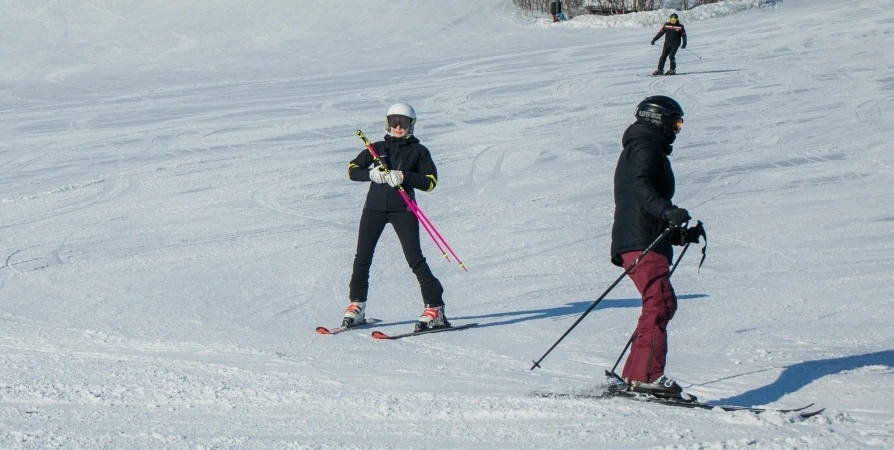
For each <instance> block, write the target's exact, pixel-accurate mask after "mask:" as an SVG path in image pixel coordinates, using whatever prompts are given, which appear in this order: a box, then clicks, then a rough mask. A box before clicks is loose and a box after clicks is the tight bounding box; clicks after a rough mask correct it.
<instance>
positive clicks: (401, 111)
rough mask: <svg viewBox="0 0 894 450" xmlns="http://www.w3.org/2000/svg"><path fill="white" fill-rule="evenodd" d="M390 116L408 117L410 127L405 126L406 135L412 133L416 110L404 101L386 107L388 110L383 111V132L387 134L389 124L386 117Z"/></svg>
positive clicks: (389, 128)
mask: <svg viewBox="0 0 894 450" xmlns="http://www.w3.org/2000/svg"><path fill="white" fill-rule="evenodd" d="M390 116H404V117H409V118H410V127H409V128H407V136H409V135H411V134H413V129H414V128H415V125H416V110H415V109H413V107H412V106H410V105H408V104H406V103H395V104H393V105H391V106H389V107H388V111H386V112H385V132H386V133H388V134H389V135H390V134H391V125H390V124H389V123H388V117H390Z"/></svg>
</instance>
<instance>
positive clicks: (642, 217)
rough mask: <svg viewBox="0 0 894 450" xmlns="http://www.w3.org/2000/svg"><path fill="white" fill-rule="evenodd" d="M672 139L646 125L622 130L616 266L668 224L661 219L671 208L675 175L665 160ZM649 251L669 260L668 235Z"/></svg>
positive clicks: (615, 228)
mask: <svg viewBox="0 0 894 450" xmlns="http://www.w3.org/2000/svg"><path fill="white" fill-rule="evenodd" d="M674 138H675V136H674V137H669V136H668V135H667V134H665V132H664V131H662V129H661V128H659V127H657V126H655V125H652V124H650V123H647V122H636V123H634V124H632V125H630V126H629V127H627V130H626V131H624V137H623V138H621V143H622V144H623V145H624V150H623V151H621V156H620V157H619V158H618V165H617V167H616V168H615V187H614V191H615V219H614V223H613V224H612V244H611V261H612V263H613V264H615V265H616V266H621V265H622V262H621V254H622V253H626V252H629V251H634V250H645V249H646V247H648V246H649V244H651V243H652V242H653V241H654V240H655V239H656V238H658V236H660V235H661V233H662V232H664V230H665V229H666V228H667V227H668V225H669V224H668V222H667V221H666V220H664V218H663V217H664V213H665V212H666V211H667V210H669V209H671V208H673V207H674V205H673V203H671V198H673V196H674V183H675V181H674V172H673V170H672V169H671V163H670V159H668V156H669V155H670V154H671V151H673V146H672V145H671V143H672V142H673V140H674ZM652 251H653V252H656V253H659V254H662V255H664V256H666V257H667V259H668V261H670V260H671V259H672V258H673V249H672V248H671V239H670V236H668V237H666V238H665V239H663V240H662V241H661V242H659V243H658V244H656V245H655V247H653V248H652Z"/></svg>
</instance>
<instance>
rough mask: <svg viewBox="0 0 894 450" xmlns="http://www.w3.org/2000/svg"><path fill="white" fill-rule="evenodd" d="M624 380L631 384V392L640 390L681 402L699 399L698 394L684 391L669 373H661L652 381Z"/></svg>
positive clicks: (640, 391)
mask: <svg viewBox="0 0 894 450" xmlns="http://www.w3.org/2000/svg"><path fill="white" fill-rule="evenodd" d="M624 381H625V382H626V383H627V385H628V386H630V387H629V389H630V392H639V393H641V394H647V395H651V396H653V397H656V398H661V399H668V400H677V401H681V402H697V401H698V398H697V397H696V396H694V395H690V394H687V393H685V392H683V388H682V387H680V385H679V384H678V383H677V381H676V380H674V379H673V378H671V377H669V376H667V375H661V376H660V377H658V378H656V379H655V380H653V381H652V382H651V383H646V382H645V381H636V380H627V379H625V380H624Z"/></svg>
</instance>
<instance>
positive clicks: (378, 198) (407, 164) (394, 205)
mask: <svg viewBox="0 0 894 450" xmlns="http://www.w3.org/2000/svg"><path fill="white" fill-rule="evenodd" d="M372 146H373V149H374V150H375V151H376V154H378V155H379V159H380V160H381V161H382V162H383V163H385V166H386V167H388V168H389V169H392V170H400V171H402V172H403V174H404V182H403V184H402V185H401V186H403V188H404V190H405V191H406V192H407V195H408V196H409V197H410V199H413V200H415V198H416V191H415V189H422V190H424V191H431V190H432V189H434V188H435V186H437V184H438V169H437V168H436V167H435V162H434V161H432V159H431V153H429V151H428V149H427V148H425V146H424V145H422V144H420V143H419V139H416V136H412V135H411V136H410V137H408V138H395V137H393V136H385V140H384V141H379V142H376V143H374V144H372ZM373 163H374V161H373V157H372V154H370V152H369V150H366V149H365V150H363V151H362V152H360V154H359V155H357V157H356V158H354V160H353V161H351V162H350V164H348V178H350V179H351V180H353V181H366V182H368V181H370V180H369V169H370V168H371V167H372V166H373ZM364 208H367V209H372V210H375V211H407V204H406V203H405V202H404V200H403V199H402V198H401V196H400V193H399V192H398V190H397V189H395V188H393V187H391V186H389V185H388V184H384V183H383V184H379V183H370V186H369V192H368V193H367V194H366V204H365V205H364Z"/></svg>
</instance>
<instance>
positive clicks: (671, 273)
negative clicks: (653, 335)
mask: <svg viewBox="0 0 894 450" xmlns="http://www.w3.org/2000/svg"><path fill="white" fill-rule="evenodd" d="M690 244H692V242H687V243H686V246H685V247H683V251H681V252H680V256H677V261H676V262H674V267H672V268H671V271H670V275H668V276H667V277H668V278H670V277H671V275H673V274H674V271H675V270H677V266H678V265H680V260H682V259H683V255H685V254H686V250H688V249H689V245H690ZM635 337H636V331H634V332H633V334H631V335H630V339H628V340H627V345H625V346H624V350H621V354H620V355H618V360H617V361H615V365H614V366H612V370H611V372H612V373H615V369H617V368H618V364H620V363H621V358H623V357H624V354H626V353H627V349H628V348H630V344H632V343H633V338H635Z"/></svg>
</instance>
